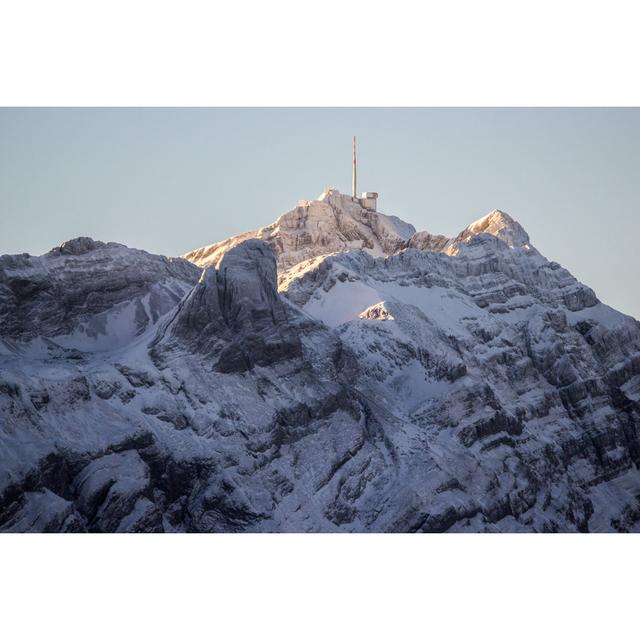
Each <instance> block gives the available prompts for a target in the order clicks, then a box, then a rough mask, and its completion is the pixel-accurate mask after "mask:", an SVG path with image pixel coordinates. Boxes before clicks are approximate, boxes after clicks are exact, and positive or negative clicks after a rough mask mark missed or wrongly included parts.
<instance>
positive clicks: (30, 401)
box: [0, 189, 640, 532]
mask: <svg viewBox="0 0 640 640" xmlns="http://www.w3.org/2000/svg"><path fill="white" fill-rule="evenodd" d="M367 204H368V200H367V198H363V199H355V198H352V197H351V196H345V195H343V194H340V193H339V192H337V191H335V190H333V189H328V190H326V191H325V192H324V193H323V194H322V195H321V196H320V198H319V199H318V200H311V201H306V200H305V201H301V202H299V203H298V205H297V206H296V207H295V208H294V209H292V210H290V211H288V212H287V213H285V214H284V215H282V216H281V217H280V218H278V220H277V221H276V222H274V223H273V224H271V225H268V226H266V227H264V228H262V229H258V230H256V231H250V232H247V233H245V234H242V235H240V236H236V237H234V238H230V239H228V240H225V241H223V242H219V243H217V244H213V245H208V246H205V247H202V248H201V249H197V250H195V251H193V252H190V253H188V254H186V256H184V257H185V258H186V259H182V258H174V259H168V258H165V257H163V256H154V255H151V254H148V253H146V252H144V251H140V250H137V249H129V248H127V247H124V246H123V245H119V244H115V243H102V242H97V241H94V240H91V239H90V238H77V239H75V240H72V241H69V242H67V243H64V244H63V245H61V246H60V247H57V248H55V249H53V250H52V251H50V252H49V253H47V254H45V255H43V256H40V257H32V256H28V255H26V254H22V255H16V256H2V257H1V258H0V531H201V532H207V531H379V532H384V531H415V532H418V531H430V532H436V531H451V532H453V531H467V532H469V531H474V532H477V531H492V532H494V531H495V532H503V531H509V532H519V531H523V532H527V531H528V532H538V531H585V532H586V531H639V530H640V471H639V470H638V469H639V467H640V324H639V323H638V322H637V321H636V320H634V319H633V318H630V317H629V316H625V315H624V314H622V313H619V312H617V311H615V310H614V309H611V308H610V307H608V306H606V305H604V304H602V303H601V302H600V301H599V300H598V298H597V297H596V295H595V293H594V292H593V291H592V290H591V289H590V288H589V287H587V286H585V285H584V284H582V283H581V282H579V281H578V280H576V278H574V277H573V276H572V275H571V273H569V271H567V270H566V269H564V268H563V267H562V266H560V265H559V264H557V263H556V262H550V261H549V260H547V259H546V258H545V257H544V256H543V255H542V254H541V253H540V252H538V251H537V250H536V249H535V248H534V247H533V246H532V245H531V244H530V241H529V237H528V235H527V233H526V232H525V231H524V229H523V228H522V227H521V226H520V224H518V222H516V221H515V220H514V219H512V218H511V217H510V216H509V215H507V214H506V213H503V212H501V211H499V210H494V211H492V212H491V213H489V214H488V215H486V216H484V217H483V218H481V219H480V220H478V221H476V222H474V223H473V224H471V225H469V226H468V227H467V228H466V229H464V230H463V231H461V232H460V233H459V234H458V235H457V236H455V237H453V238H448V237H445V236H441V235H432V234H430V233H428V232H426V231H421V232H416V230H415V229H414V228H413V227H412V226H411V225H409V224H406V223H404V222H402V221H401V220H399V219H398V218H396V217H394V216H388V215H384V214H382V213H379V212H377V211H375V210H373V209H372V208H368V207H367V206H365V205H367Z"/></svg>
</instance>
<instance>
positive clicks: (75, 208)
mask: <svg viewBox="0 0 640 640" xmlns="http://www.w3.org/2000/svg"><path fill="white" fill-rule="evenodd" d="M353 135H356V136H357V137H358V187H359V191H377V192H378V193H379V194H380V197H379V200H378V209H379V210H380V211H382V212H383V213H388V214H393V215H397V216H399V217H400V218H402V219H403V220H406V221H407V222H410V223H412V224H413V225H414V226H415V227H416V229H418V230H427V231H429V232H431V233H441V234H444V235H448V236H453V235H456V234H457V233H458V232H459V231H461V230H462V229H464V228H465V227H466V226H467V225H468V224H470V223H471V222H473V221H474V220H476V219H477V218H480V217H482V216H483V215H485V214H486V213H488V212H489V211H491V210H492V209H501V210H503V211H506V212H507V213H509V214H510V215H511V216H512V217H513V218H515V219H516V220H518V221H519V222H520V223H521V224H522V225H523V226H524V228H525V229H526V230H527V232H528V233H529V236H530V237H531V242H532V244H533V245H534V246H535V247H536V248H537V249H538V250H539V251H540V252H541V253H543V254H544V255H545V256H547V257H548V258H549V259H551V260H555V261H557V262H559V263H561V264H562V265H563V266H564V267H566V268H567V269H569V270H570V271H571V272H572V273H573V274H574V275H575V276H576V277H577V278H578V279H580V280H581V281H582V282H584V283H585V284H587V285H589V286H591V287H592V288H593V289H594V290H595V292H596V294H597V295H598V297H599V298H600V299H601V300H602V301H603V302H605V303H607V304H610V305H611V306H613V307H615V308H617V309H619V310H620V311H623V312H625V313H628V314H630V315H633V316H634V317H636V318H640V295H639V287H638V284H637V277H638V274H639V273H640V244H639V242H638V238H639V237H640V109H614V108H603V109H595V108H593V109H592V108H589V109H585V108H564V109H557V108H552V109H540V108H535V109H533V108H532V109H525V108H520V109H514V108H505V109H499V108H477V109H475V108H411V109H398V108H317V109H312V108H224V109H223V108H208V109H201V108H198V109H184V108H175V109H158V108H126V109H114V108H105V109H95V108H92V109H84V108H59V109H42V108H41V109H14V108H5V109H0V254H5V253H24V252H27V253H30V254H33V255H40V254H42V253H44V252H46V251H48V250H49V249H51V248H52V247H54V246H57V245H59V244H60V243H62V242H64V241H65V240H68V239H71V238H75V237H77V236H90V237H92V238H94V239H97V240H103V241H114V242H120V243H123V244H126V245H128V246H132V247H138V248H142V249H145V250H147V251H150V252H153V253H161V254H165V255H169V256H175V255H180V254H182V253H184V252H186V251H188V250H190V249H194V248H196V247H200V246H202V245H206V244H211V243H213V242H217V241H219V240H223V239H225V238H227V237H229V236H232V235H235V234H237V233H240V232H243V231H247V230H249V229H254V228H258V227H262V226H265V225H267V224H269V223H271V222H273V221H274V220H275V219H276V218H277V217H278V216H279V215H280V214H282V213H284V212H285V211H288V210H289V209H291V208H292V207H294V206H295V205H296V203H297V201H298V200H299V199H311V198H316V197H317V196H319V195H320V193H321V192H322V190H323V189H324V188H325V187H327V186H333V187H335V188H337V189H339V190H340V191H343V192H345V193H349V192H350V190H351V161H352V156H351V153H352V150H351V144H352V136H353Z"/></svg>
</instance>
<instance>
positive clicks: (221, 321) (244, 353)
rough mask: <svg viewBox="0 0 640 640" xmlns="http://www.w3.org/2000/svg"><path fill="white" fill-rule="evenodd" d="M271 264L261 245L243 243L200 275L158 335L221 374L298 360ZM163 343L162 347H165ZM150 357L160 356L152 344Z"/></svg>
mask: <svg viewBox="0 0 640 640" xmlns="http://www.w3.org/2000/svg"><path fill="white" fill-rule="evenodd" d="M276 283H277V273H276V260H275V256H274V254H273V250H272V249H271V247H270V246H269V245H268V244H267V243H265V242H262V241H261V240H246V241H245V242H242V243H240V244H239V245H236V246H235V247H234V248H233V249H231V250H230V251H229V252H228V253H226V254H225V255H224V257H223V258H222V260H221V262H220V264H219V268H218V269H216V268H215V267H209V268H207V269H205V270H204V272H203V273H202V276H201V278H200V281H199V282H198V284H197V285H196V286H195V287H194V288H193V290H192V291H191V293H190V294H189V295H188V297H187V298H186V300H185V301H184V303H183V304H182V305H181V306H180V309H179V310H178V312H177V314H176V315H175V317H174V318H173V319H172V320H171V322H170V324H169V326H168V327H167V330H166V331H165V333H164V335H168V336H170V337H172V338H174V339H175V340H174V343H175V344H176V346H180V347H182V348H186V349H188V350H189V351H191V352H192V353H198V354H201V355H204V356H209V357H211V358H213V359H215V361H216V364H215V366H216V368H217V369H218V370H220V371H222V372H225V373H230V372H241V371H248V370H250V369H252V368H253V367H254V366H256V365H258V366H263V367H264V366H269V365H271V364H274V363H276V362H278V361H280V360H285V359H290V358H296V357H297V358H299V357H301V356H302V343H301V340H300V335H299V328H298V326H297V325H296V323H294V322H290V321H289V318H290V316H291V315H292V313H293V311H292V310H288V309H287V307H286V304H285V302H284V301H283V300H282V299H281V298H280V296H279V295H278V291H277V288H276ZM165 342H166V341H165ZM157 344H158V346H156V347H155V348H154V353H156V354H158V353H160V352H161V351H162V345H163V344H164V343H162V342H159V343H157Z"/></svg>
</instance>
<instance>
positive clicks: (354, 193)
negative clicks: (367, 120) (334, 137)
mask: <svg viewBox="0 0 640 640" xmlns="http://www.w3.org/2000/svg"><path fill="white" fill-rule="evenodd" d="M351 197H352V198H353V199H354V200H355V198H357V197H358V196H357V189H356V137H355V136H353V177H352V179H351Z"/></svg>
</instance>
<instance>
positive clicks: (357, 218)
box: [183, 189, 416, 270]
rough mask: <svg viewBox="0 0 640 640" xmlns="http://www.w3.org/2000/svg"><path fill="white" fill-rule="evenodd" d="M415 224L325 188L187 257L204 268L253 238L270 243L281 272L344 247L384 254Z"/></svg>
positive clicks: (401, 241)
mask: <svg viewBox="0 0 640 640" xmlns="http://www.w3.org/2000/svg"><path fill="white" fill-rule="evenodd" d="M415 231H416V230H415V228H414V227H413V226H412V225H410V224H407V223H406V222H403V221H402V220H400V218H397V217H396V216H387V215H384V214H382V213H378V212H376V211H372V210H370V209H366V208H364V207H363V206H361V205H360V203H359V202H358V201H357V200H354V199H353V198H352V197H351V196H347V195H344V194H342V193H340V192H339V191H337V190H336V189H326V190H325V191H324V192H323V193H322V194H321V195H320V197H319V199H318V200H300V201H299V202H298V204H297V206H296V207H294V208H293V209H291V210H289V211H287V212H286V213H284V214H282V215H281V216H280V217H279V218H278V219H277V220H276V221H275V222H274V223H272V224H270V225H268V226H266V227H262V228H261V229H256V230H254V231H249V232H247V233H243V234H240V235H238V236H234V237H233V238H229V239H228V240H225V241H223V242H218V243H216V244H212V245H208V246H205V247H201V248H200V249H195V250H194V251H190V252H189V253H187V254H185V255H184V256H183V257H184V258H186V259H187V260H189V261H191V262H193V263H194V264H197V265H198V266H200V267H206V266H209V265H211V264H214V265H215V264H218V263H219V261H220V259H221V258H222V256H223V255H224V254H225V253H226V252H227V251H229V249H231V248H232V247H234V246H236V245H238V244H240V243H241V242H244V241H245V240H248V239H250V238H255V239H258V240H264V241H265V242H268V243H269V244H270V245H271V246H272V248H273V250H274V252H275V254H276V259H277V262H278V267H279V269H280V270H285V269H288V268H290V267H292V266H294V265H296V264H298V263H300V262H302V261H304V260H310V259H312V258H315V257H317V256H321V255H328V254H331V253H338V252H344V251H353V250H358V249H361V250H364V251H367V252H368V253H370V254H371V255H374V256H384V255H389V254H391V253H394V252H395V251H397V250H399V249H402V248H404V247H405V246H406V245H407V243H408V241H409V239H410V238H411V237H412V236H413V235H414V234H415Z"/></svg>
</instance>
